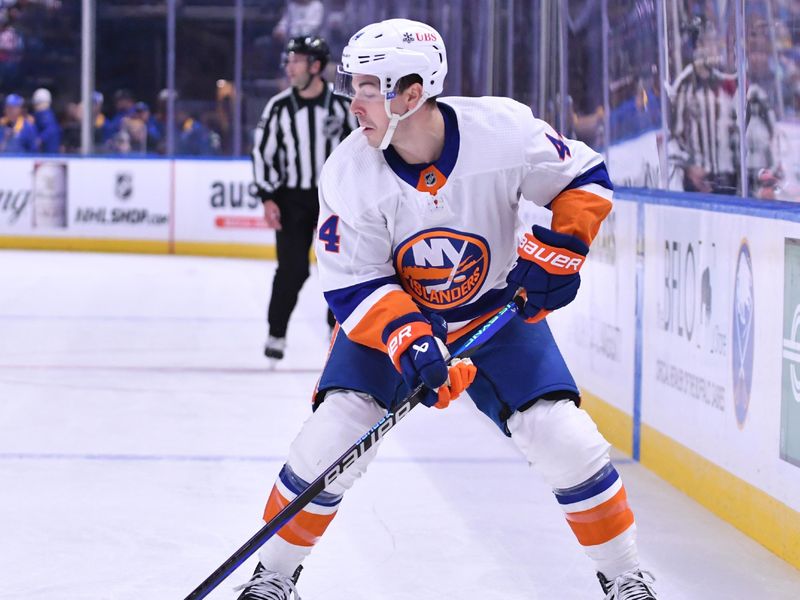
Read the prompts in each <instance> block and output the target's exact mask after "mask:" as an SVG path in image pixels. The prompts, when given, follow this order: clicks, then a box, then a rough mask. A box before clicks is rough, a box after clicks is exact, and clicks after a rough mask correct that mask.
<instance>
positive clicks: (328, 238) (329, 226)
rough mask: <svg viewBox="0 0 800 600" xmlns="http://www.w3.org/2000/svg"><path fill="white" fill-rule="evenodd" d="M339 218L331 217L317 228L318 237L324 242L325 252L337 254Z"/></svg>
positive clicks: (336, 216)
mask: <svg viewBox="0 0 800 600" xmlns="http://www.w3.org/2000/svg"><path fill="white" fill-rule="evenodd" d="M338 229H339V216H338V215H331V216H330V217H328V218H327V219H325V222H324V223H323V224H322V225H320V226H319V234H318V237H319V239H320V240H321V241H323V242H325V251H326V252H339V234H338V233H337V231H338Z"/></svg>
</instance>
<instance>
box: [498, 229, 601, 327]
mask: <svg viewBox="0 0 800 600" xmlns="http://www.w3.org/2000/svg"><path fill="white" fill-rule="evenodd" d="M588 252H589V246H587V245H586V243H584V242H583V241H582V240H580V239H578V238H576V237H575V236H573V235H569V234H566V233H558V232H555V231H551V230H550V229H547V228H546V227H542V226H540V225H534V226H533V233H526V234H525V237H524V238H523V239H522V241H521V242H520V244H519V246H518V247H517V254H519V260H517V264H516V265H515V266H514V268H513V269H511V272H510V273H509V274H508V277H507V278H506V280H507V281H508V282H509V283H510V284H513V285H516V286H518V287H521V288H523V289H524V290H525V292H526V302H525V306H524V307H523V309H522V311H520V315H521V316H522V317H524V318H525V320H526V321H527V322H529V323H536V322H537V321H541V320H542V319H543V318H545V317H546V316H547V315H548V314H549V313H551V312H552V311H554V310H556V309H557V308H561V307H562V306H566V305H567V304H569V303H570V302H572V301H573V300H574V299H575V295H576V294H577V293H578V288H579V287H580V285H581V276H580V274H579V273H578V271H580V268H581V266H582V265H583V263H584V261H585V260H586V254H587V253H588Z"/></svg>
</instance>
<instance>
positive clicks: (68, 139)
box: [63, 91, 108, 153]
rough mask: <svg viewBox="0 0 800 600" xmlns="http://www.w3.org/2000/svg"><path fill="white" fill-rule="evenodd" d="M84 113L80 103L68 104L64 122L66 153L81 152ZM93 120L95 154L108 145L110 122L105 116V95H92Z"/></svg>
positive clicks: (96, 93) (98, 93) (95, 93)
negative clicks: (107, 128)
mask: <svg viewBox="0 0 800 600" xmlns="http://www.w3.org/2000/svg"><path fill="white" fill-rule="evenodd" d="M82 120H83V112H82V107H81V103H80V102H70V103H69V104H67V109H66V111H65V117H64V122H63V140H64V144H63V146H64V152H70V153H72V152H80V151H81V121H82ZM92 120H93V121H94V152H95V153H98V152H102V150H103V148H104V145H105V143H106V127H107V124H108V120H107V119H106V116H105V115H104V114H103V94H101V93H100V92H97V91H95V92H94V93H93V94H92Z"/></svg>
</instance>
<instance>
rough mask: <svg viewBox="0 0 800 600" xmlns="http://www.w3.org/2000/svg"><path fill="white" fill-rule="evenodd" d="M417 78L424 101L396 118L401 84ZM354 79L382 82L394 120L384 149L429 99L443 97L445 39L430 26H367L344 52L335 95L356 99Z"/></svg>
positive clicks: (415, 23)
mask: <svg viewBox="0 0 800 600" xmlns="http://www.w3.org/2000/svg"><path fill="white" fill-rule="evenodd" d="M414 74H416V75H419V76H420V77H421V78H422V92H423V98H422V101H421V102H419V103H418V104H417V106H416V107H414V108H413V109H412V110H410V111H408V112H407V113H405V114H404V115H396V114H393V113H392V112H391V109H390V106H389V104H390V101H391V99H392V98H394V96H395V89H396V88H395V86H396V85H397V82H398V81H399V80H400V79H401V78H402V77H405V76H406V75H414ZM353 75H373V76H375V77H377V78H378V80H379V82H380V83H379V85H380V91H381V94H383V96H384V102H385V107H386V114H387V115H388V116H389V118H390V119H391V122H390V125H389V129H388V130H387V132H386V136H385V137H384V140H383V142H382V143H381V146H380V147H381V149H384V148H386V146H388V145H389V141H391V137H392V134H393V133H394V130H395V128H396V127H397V123H398V122H399V121H402V120H403V119H405V118H407V117H410V116H411V115H412V114H413V113H414V112H416V111H417V110H418V109H419V108H421V107H422V105H423V104H424V103H425V100H426V99H428V98H431V97H433V96H438V95H439V94H441V93H442V91H443V89H444V78H445V75H447V54H446V52H445V47H444V41H443V40H442V36H441V35H439V32H438V31H436V30H435V29H434V28H433V27H431V26H430V25H426V24H425V23H420V22H419V21H411V20H409V19H389V20H387V21H381V22H379V23H373V24H372V25H367V26H366V27H364V28H363V29H361V31H359V32H358V33H356V34H355V35H354V36H353V37H351V38H350V41H349V42H348V43H347V46H345V48H344V50H343V51H342V64H341V65H340V66H339V68H338V73H337V77H336V84H335V86H334V90H335V92H336V93H338V94H341V95H343V96H348V97H351V98H352V97H353V94H354V90H353V87H352V78H353Z"/></svg>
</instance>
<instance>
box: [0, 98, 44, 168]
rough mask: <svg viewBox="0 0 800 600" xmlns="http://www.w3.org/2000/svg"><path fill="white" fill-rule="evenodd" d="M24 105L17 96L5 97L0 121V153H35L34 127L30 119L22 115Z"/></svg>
mask: <svg viewBox="0 0 800 600" xmlns="http://www.w3.org/2000/svg"><path fill="white" fill-rule="evenodd" d="M24 104H25V101H24V100H23V99H22V96H20V95H19V94H9V95H8V96H6V101H5V109H4V115H3V118H2V119H0V152H8V153H21V152H36V126H35V125H34V124H33V118H32V117H30V116H29V115H25V114H23V107H24Z"/></svg>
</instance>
